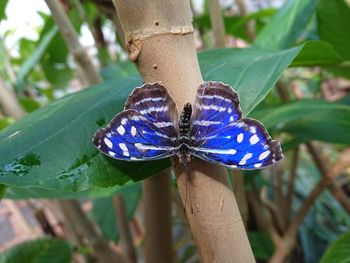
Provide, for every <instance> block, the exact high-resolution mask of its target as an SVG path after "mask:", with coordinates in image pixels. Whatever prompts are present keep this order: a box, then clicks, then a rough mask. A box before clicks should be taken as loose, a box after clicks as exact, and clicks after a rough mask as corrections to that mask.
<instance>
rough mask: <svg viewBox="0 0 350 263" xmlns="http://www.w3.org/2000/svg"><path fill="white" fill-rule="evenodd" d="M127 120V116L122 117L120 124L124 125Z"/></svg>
mask: <svg viewBox="0 0 350 263" xmlns="http://www.w3.org/2000/svg"><path fill="white" fill-rule="evenodd" d="M127 122H128V119H127V118H123V119H122V120H121V122H120V123H121V124H122V125H125V124H126V123H127Z"/></svg>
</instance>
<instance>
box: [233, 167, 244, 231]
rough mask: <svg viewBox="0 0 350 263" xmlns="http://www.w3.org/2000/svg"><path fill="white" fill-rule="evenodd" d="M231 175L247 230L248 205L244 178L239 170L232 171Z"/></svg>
mask: <svg viewBox="0 0 350 263" xmlns="http://www.w3.org/2000/svg"><path fill="white" fill-rule="evenodd" d="M230 173H231V174H232V182H233V192H234V194H235V196H236V199H237V204H238V208H239V211H240V213H241V216H242V220H243V224H244V226H245V228H247V221H248V204H247V198H246V195H245V191H244V176H243V173H242V171H239V170H231V171H230Z"/></svg>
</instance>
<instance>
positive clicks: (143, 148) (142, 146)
mask: <svg viewBox="0 0 350 263" xmlns="http://www.w3.org/2000/svg"><path fill="white" fill-rule="evenodd" d="M135 147H136V148H137V149H139V150H140V151H147V150H156V151H171V150H174V148H173V147H167V146H153V145H146V144H142V143H135Z"/></svg>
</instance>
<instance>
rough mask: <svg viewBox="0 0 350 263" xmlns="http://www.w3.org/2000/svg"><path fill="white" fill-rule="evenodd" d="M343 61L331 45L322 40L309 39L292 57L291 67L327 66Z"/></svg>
mask: <svg viewBox="0 0 350 263" xmlns="http://www.w3.org/2000/svg"><path fill="white" fill-rule="evenodd" d="M341 62H343V59H342V58H341V57H340V56H339V54H338V53H337V51H335V49H334V48H333V46H332V45H330V44H328V43H326V42H323V41H309V42H306V43H305V44H304V47H303V49H302V50H301V51H300V52H299V54H298V56H297V57H296V58H295V59H294V61H293V62H292V64H291V65H290V66H291V67H310V66H329V65H337V64H340V63H341Z"/></svg>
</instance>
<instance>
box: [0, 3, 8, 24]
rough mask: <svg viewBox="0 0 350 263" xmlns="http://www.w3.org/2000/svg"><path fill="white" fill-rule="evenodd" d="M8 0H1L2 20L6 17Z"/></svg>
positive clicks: (0, 18)
mask: <svg viewBox="0 0 350 263" xmlns="http://www.w3.org/2000/svg"><path fill="white" fill-rule="evenodd" d="M7 3H8V0H1V1H0V21H1V20H3V19H6V12H5V11H6V6H7Z"/></svg>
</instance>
